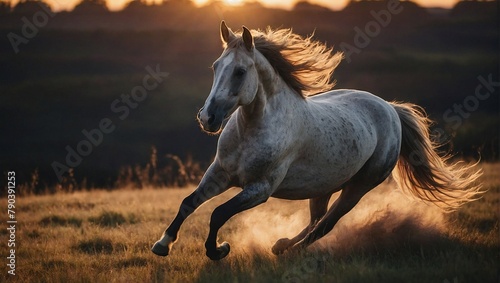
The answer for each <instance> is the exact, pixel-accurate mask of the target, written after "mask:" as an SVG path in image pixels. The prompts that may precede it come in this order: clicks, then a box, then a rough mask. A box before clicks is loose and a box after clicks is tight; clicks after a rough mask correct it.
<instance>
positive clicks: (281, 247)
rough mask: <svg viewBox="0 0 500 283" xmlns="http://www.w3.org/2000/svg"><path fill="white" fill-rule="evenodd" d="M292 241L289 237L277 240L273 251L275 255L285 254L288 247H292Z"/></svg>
mask: <svg viewBox="0 0 500 283" xmlns="http://www.w3.org/2000/svg"><path fill="white" fill-rule="evenodd" d="M290 242H291V240H290V239H288V238H283V239H279V240H278V241H276V243H275V244H274V246H273V247H272V249H271V251H272V252H273V254H275V255H280V254H283V253H284V252H285V251H286V249H288V247H290Z"/></svg>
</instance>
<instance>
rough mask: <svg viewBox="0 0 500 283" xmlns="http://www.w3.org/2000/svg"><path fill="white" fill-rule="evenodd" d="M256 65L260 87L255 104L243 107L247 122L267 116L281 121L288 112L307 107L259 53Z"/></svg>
mask: <svg viewBox="0 0 500 283" xmlns="http://www.w3.org/2000/svg"><path fill="white" fill-rule="evenodd" d="M255 63H256V66H257V70H258V73H259V87H258V91H257V94H256V96H255V99H254V100H253V102H252V103H250V104H249V105H246V106H243V107H242V115H243V116H244V118H245V120H247V121H251V120H256V119H265V118H266V117H265V116H266V115H272V116H273V117H275V118H277V119H279V117H280V115H284V116H287V112H288V111H295V112H298V111H300V109H301V108H302V107H303V106H304V105H305V101H304V99H303V98H302V97H300V96H299V95H297V94H296V93H293V92H294V91H293V90H292V89H291V88H290V87H289V86H288V84H287V83H285V81H284V80H283V79H282V78H281V77H280V76H279V75H278V74H277V73H276V71H275V70H274V69H273V67H272V66H271V65H270V64H269V62H268V61H267V59H265V58H264V56H263V55H262V54H260V53H259V52H258V51H256V62H255Z"/></svg>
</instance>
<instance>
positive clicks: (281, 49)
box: [152, 22, 480, 260]
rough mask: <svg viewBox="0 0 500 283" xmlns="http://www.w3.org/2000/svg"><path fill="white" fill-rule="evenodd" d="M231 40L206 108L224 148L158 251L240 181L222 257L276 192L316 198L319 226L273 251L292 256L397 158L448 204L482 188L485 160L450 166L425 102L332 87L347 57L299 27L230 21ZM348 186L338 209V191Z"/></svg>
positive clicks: (226, 40)
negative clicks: (259, 27)
mask: <svg viewBox="0 0 500 283" xmlns="http://www.w3.org/2000/svg"><path fill="white" fill-rule="evenodd" d="M221 38H222V41H223V45H224V51H223V53H222V55H221V56H220V57H219V58H218V59H217V60H216V61H215V62H214V64H213V69H214V82H213V86H212V89H211V91H210V94H209V96H208V98H207V100H206V102H205V105H204V106H203V108H202V109H201V110H200V112H199V113H198V120H199V122H200V125H201V126H202V128H203V129H204V130H205V131H206V132H209V133H220V132H221V129H222V128H224V129H223V130H222V132H221V135H220V138H219V142H218V147H217V155H216V157H215V160H214V161H213V163H212V164H211V165H210V167H209V168H208V170H207V172H206V173H205V175H204V177H203V179H202V180H201V182H200V184H199V186H198V188H197V189H196V190H195V191H194V192H193V193H192V194H191V195H189V196H188V197H186V198H185V199H184V200H183V202H182V204H181V206H180V209H179V212H178V214H177V216H176V217H175V219H174V220H173V221H172V223H171V224H170V226H169V227H168V228H167V229H166V231H165V232H164V234H163V236H162V238H161V239H160V240H159V241H157V242H156V243H155V244H154V246H153V248H152V251H153V252H154V253H155V254H157V255H160V256H166V255H168V253H169V251H170V249H171V248H172V245H173V243H174V242H175V241H176V240H177V238H178V231H179V228H180V226H181V224H182V223H183V221H184V220H185V219H186V218H187V217H188V216H189V215H190V214H191V213H192V212H194V211H195V210H196V208H197V207H199V206H200V205H201V204H203V203H204V202H205V201H207V200H209V199H211V198H212V197H214V196H217V195H219V194H221V193H222V192H224V191H226V190H228V189H229V188H231V187H241V188H242V191H241V192H240V193H239V194H237V195H236V196H235V197H233V198H232V199H231V200H229V201H227V202H226V203H224V204H223V205H221V206H219V207H217V208H216V209H215V210H214V212H213V214H212V217H211V220H210V232H209V235H208V238H207V240H206V243H205V247H206V255H207V256H208V257H209V258H210V259H212V260H219V259H222V258H224V257H225V256H226V255H227V254H228V253H229V244H228V243H227V242H224V243H222V244H220V245H219V244H218V243H217V233H218V231H219V229H220V228H221V226H222V225H224V223H225V222H226V221H227V220H228V219H229V218H231V217H232V216H234V215H235V214H237V213H239V212H241V211H244V210H247V209H250V208H252V207H255V206H257V205H259V204H261V203H263V202H265V201H266V200H267V199H268V198H269V197H276V198H283V199H291V200H299V199H309V200H310V211H311V221H310V224H309V225H308V226H307V227H305V229H304V230H303V231H302V232H300V233H299V234H298V235H297V236H296V237H294V238H293V239H281V240H278V242H276V244H275V245H274V247H273V248H272V250H273V252H274V253H275V254H280V253H282V252H284V251H286V250H297V249H302V248H305V247H307V246H308V245H310V244H311V243H313V242H314V241H316V240H317V239H319V238H321V237H323V236H324V235H325V234H326V233H328V232H329V231H330V230H331V229H332V228H333V226H334V225H335V224H336V223H337V221H338V220H339V219H340V218H341V217H342V216H343V215H345V214H346V213H347V212H349V211H350V210H351V209H352V208H353V207H354V206H355V205H356V204H357V203H358V201H359V200H360V199H361V197H363V195H365V194H366V193H367V192H369V191H370V190H371V189H373V188H374V187H375V186H377V185H378V184H380V183H381V182H382V181H384V180H385V179H386V178H387V177H388V176H389V174H391V172H392V171H393V169H394V168H395V166H396V165H398V166H397V169H398V170H395V173H399V177H398V176H396V179H397V180H398V181H399V182H398V183H399V184H400V185H402V186H403V187H406V188H407V189H408V190H409V191H410V192H412V193H413V194H414V195H415V196H417V197H418V198H420V199H423V200H427V201H430V202H433V203H437V204H438V205H440V206H441V207H443V208H445V209H446V208H447V209H453V208H456V207H458V206H459V205H460V204H462V203H464V202H467V201H470V200H473V199H475V198H476V197H477V196H478V194H479V193H480V190H479V187H478V186H474V185H473V183H474V181H475V180H476V179H477V178H478V177H479V176H480V172H479V171H477V170H474V171H473V172H471V171H470V170H469V169H472V167H473V166H474V165H471V166H460V165H457V164H453V165H447V164H446V163H445V161H446V158H445V157H440V156H439V155H438V154H437V153H436V150H435V149H436V145H435V144H433V142H431V140H430V138H429V129H428V128H429V123H430V121H429V120H428V118H427V117H426V116H425V112H424V111H423V109H422V108H420V107H418V106H416V105H412V104H406V103H405V104H403V103H389V102H386V101H384V100H382V99H381V98H379V97H377V96H374V95H372V94H370V93H368V92H364V91H358V90H330V89H331V88H332V87H333V84H332V83H331V82H330V79H331V75H332V73H333V70H334V69H335V68H336V67H337V65H338V64H339V63H340V61H341V59H342V54H340V53H336V54H333V53H332V50H331V49H329V48H326V47H325V46H324V45H323V44H321V43H318V42H315V41H313V40H312V39H311V38H310V37H309V38H302V37H300V36H298V35H296V34H293V33H292V32H291V30H283V29H282V30H271V29H268V30H267V31H265V32H262V31H255V30H253V31H249V30H248V29H247V28H246V27H243V31H242V33H241V34H235V33H233V32H232V31H231V30H230V29H229V28H228V27H227V26H226V24H225V23H224V22H222V23H221ZM324 91H327V92H325V93H322V94H318V95H314V96H310V95H312V94H317V93H320V92H324ZM224 121H227V124H226V125H225V126H224V127H223V124H224ZM340 190H342V192H341V194H340V197H339V198H338V199H337V200H336V201H335V202H334V203H333V205H332V206H331V207H330V208H328V202H329V200H330V197H331V195H332V194H333V193H335V192H337V191H340ZM262 221H265V219H263V220H262Z"/></svg>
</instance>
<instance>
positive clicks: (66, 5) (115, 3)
mask: <svg viewBox="0 0 500 283" xmlns="http://www.w3.org/2000/svg"><path fill="white" fill-rule="evenodd" d="M0 1H2V0H0ZM17 1H18V0H14V1H13V2H14V3H17ZM45 1H46V2H47V3H49V4H50V5H51V6H52V8H53V9H54V10H56V11H60V10H72V9H73V7H74V6H75V5H76V4H77V3H79V2H80V1H81V0H45ZM106 2H107V3H108V8H109V9H110V10H120V9H122V8H123V6H124V5H125V4H126V3H128V2H130V0H107V1H106ZM148 2H150V3H155V2H156V3H160V2H161V0H148ZM193 2H194V3H196V5H199V6H203V5H204V4H206V3H207V2H209V0H193ZM223 2H226V3H228V4H230V5H238V4H241V3H242V2H244V0H224V1H223ZM258 2H260V3H262V4H263V5H264V6H267V7H280V8H285V9H290V8H291V7H293V5H294V4H295V3H296V2H298V0H259V1H258ZM309 2H311V3H316V4H320V5H322V6H325V7H329V8H330V9H333V10H339V9H342V8H343V7H344V6H345V5H346V4H347V3H348V2H349V0H340V1H331V0H309ZM414 2H416V3H418V4H419V5H421V6H424V7H443V8H451V7H453V5H455V4H456V3H457V2H458V0H414Z"/></svg>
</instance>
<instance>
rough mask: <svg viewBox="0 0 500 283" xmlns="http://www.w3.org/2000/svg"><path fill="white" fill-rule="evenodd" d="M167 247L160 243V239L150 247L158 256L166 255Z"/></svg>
mask: <svg viewBox="0 0 500 283" xmlns="http://www.w3.org/2000/svg"><path fill="white" fill-rule="evenodd" d="M169 250H170V249H169V248H168V247H166V246H164V245H162V244H160V241H158V242H156V243H155V244H154V245H153V247H152V248H151V251H152V252H153V253H154V254H155V255H159V256H167V255H168V252H169Z"/></svg>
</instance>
